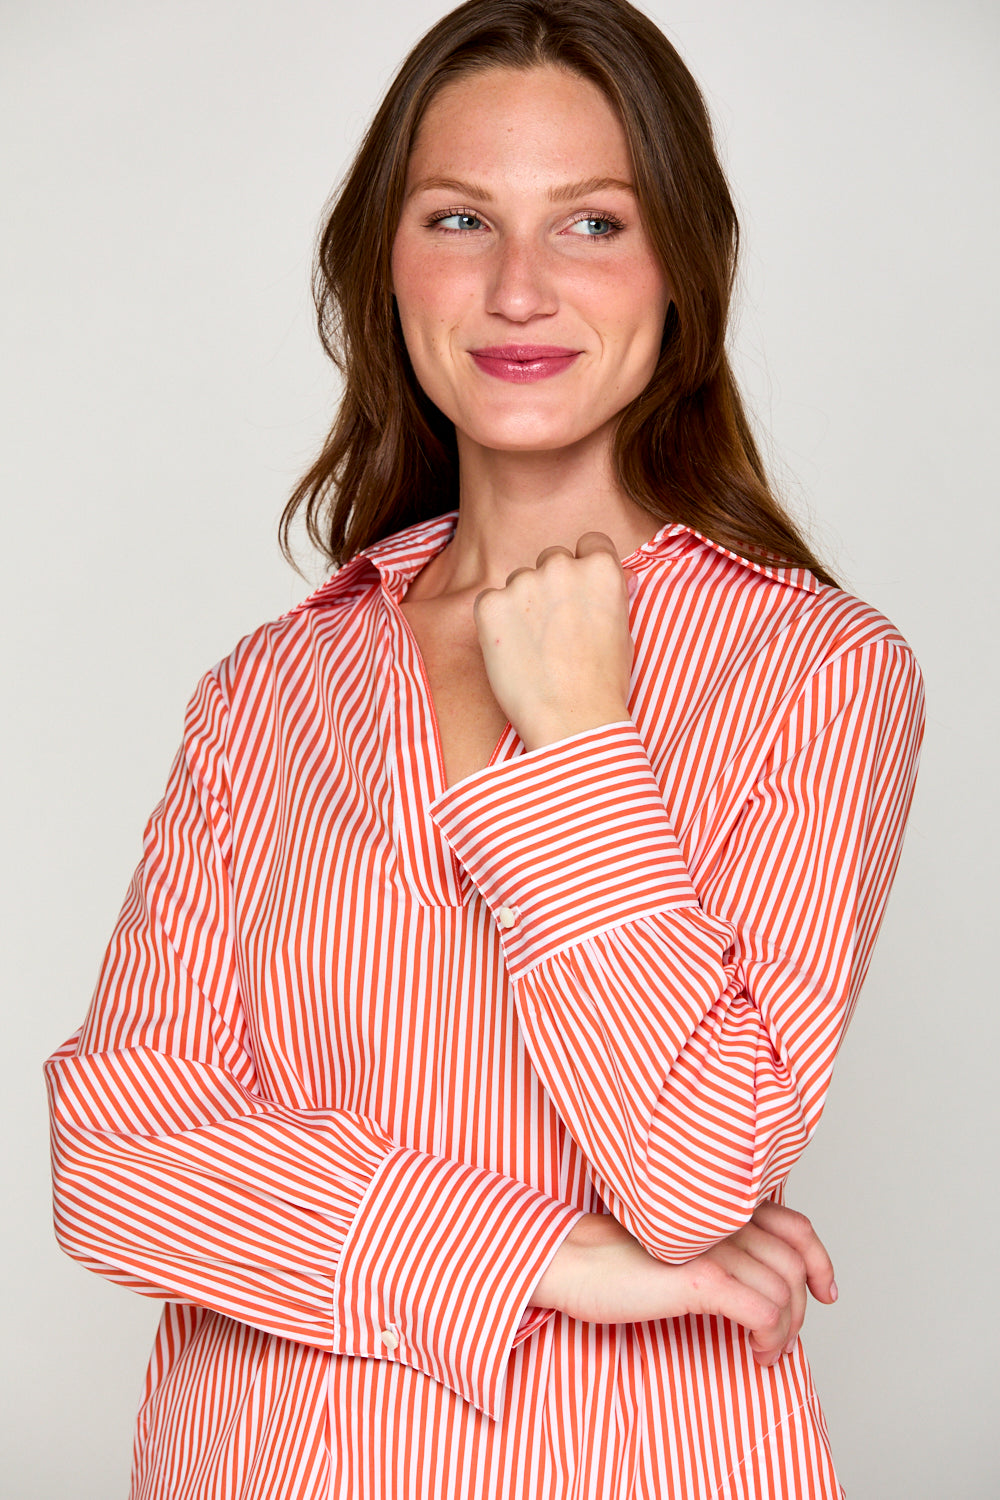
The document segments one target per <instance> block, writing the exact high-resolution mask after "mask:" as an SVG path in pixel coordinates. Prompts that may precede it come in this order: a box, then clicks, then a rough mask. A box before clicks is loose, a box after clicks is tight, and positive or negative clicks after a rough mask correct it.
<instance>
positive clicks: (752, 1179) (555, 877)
mask: <svg viewBox="0 0 1000 1500" xmlns="http://www.w3.org/2000/svg"><path fill="white" fill-rule="evenodd" d="M922 727H923V694H922V683H921V678H920V673H919V669H918V668H917V665H916V662H915V661H914V659H913V656H912V654H911V653H910V651H909V649H908V648H907V647H906V646H905V643H902V642H900V641H899V639H898V638H896V639H895V640H891V641H890V640H880V641H876V642H873V643H869V644H867V645H865V646H863V647H858V648H856V649H853V650H850V651H847V652H845V653H844V654H842V655H840V656H838V657H836V658H835V659H833V660H832V661H829V662H827V663H826V664H825V665H824V666H823V667H822V668H821V669H820V670H818V671H816V672H815V673H814V675H812V676H810V677H809V678H808V680H807V681H806V682H805V683H804V684H802V685H801V686H800V687H799V688H798V689H797V690H796V691H795V692H794V693H793V694H792V695H791V699H790V702H789V704H788V709H787V713H785V714H784V715H783V716H781V719H780V723H779V724H778V728H777V732H776V734H775V735H774V738H773V741H772V742H771V744H770V751H769V754H768V755H767V757H766V762H765V763H764V764H762V765H761V767H760V772H759V776H757V778H756V780H755V781H754V782H753V784H752V787H751V789H750V792H749V795H747V796H745V797H741V799H740V800H739V802H738V804H737V805H736V806H734V807H733V808H732V809H731V810H729V811H728V813H727V817H728V828H727V833H726V837H725V838H724V839H722V840H720V843H719V848H718V850H717V852H714V853H713V854H712V856H711V857H710V858H708V859H707V860H706V859H703V860H702V863H701V866H700V868H701V869H702V870H703V874H702V875H701V876H700V879H699V887H698V889H696V888H695V885H694V883H693V881H692V877H691V874H690V872H689V869H688V867H687V865H686V863H685V858H684V855H683V853H682V849H681V845H680V843H679V840H678V836H677V833H676V832H675V829H674V827H673V825H672V823H671V819H670V816H669V814H668V811H667V808H666V806H665V803H664V800H663V797H662V795H661V793H660V787H659V785H658V782H657V779H656V776H655V774H654V771H653V769H652V766H651V764H650V760H649V758H648V756H647V754H646V751H645V749H644V746H643V743H642V741H641V739H640V737H639V734H638V732H637V730H636V728H635V726H634V725H633V724H632V723H631V722H628V723H618V724H613V725H608V726H603V727H602V728H600V729H597V730H593V731H589V732H586V733H583V734H580V735H575V736H573V737H572V738H571V739H567V740H564V741H561V742H559V743H558V744H554V745H548V746H544V747H542V748H541V749H539V750H536V751H533V752H531V753H529V754H526V755H524V756H523V757H520V758H518V759H515V760H513V761H508V762H505V763H502V764H500V765H496V766H491V767H488V768H487V769H486V770H484V771H482V772H480V773H477V774H475V775H473V776H471V777H469V778H468V779H466V780H464V781H462V782H460V783H458V784H457V785H456V786H454V787H452V788H449V790H448V791H447V792H445V793H444V794H443V795H442V796H441V797H439V798H438V799H437V801H436V802H435V803H434V805H433V807H432V815H433V817H434V818H435V820H436V822H437V823H438V825H439V827H440V828H441V830H442V832H443V833H444V836H445V837H446V838H447V840H448V841H449V843H450V845H451V847H452V849H453V851H454V852H455V854H456V855H457V857H458V858H459V859H460V860H461V861H462V863H463V864H464V865H465V867H466V868H467V870H468V871H469V873H470V875H471V877H472V879H473V880H474V881H475V883H476V885H477V886H478V888H479V890H480V892H481V893H482V895H483V897H484V899H485V900H486V902H487V903H488V905H489V906H490V908H491V910H492V912H493V914H494V917H495V919H496V921H497V924H498V927H499V929H500V933H501V935H502V941H503V944H504V949H505V954H506V960H507V964H508V967H509V969H510V973H511V976H512V979H513V981H514V986H515V994H516V1004H517V1009H518V1016H519V1019H520V1023H521V1026H522V1028H523V1031H524V1035H525V1039H526V1045H527V1048H528V1051H529V1053H530V1056H531V1059H532V1062H533V1064H534V1066H535V1068H536V1069H537V1071H538V1073H539V1075H540V1077H541V1079H542V1080H543V1082H544V1085H545V1087H546V1089H547V1090H548V1092H549V1094H550V1096H551V1097H552V1099H553V1101H554V1104H555V1107H556V1109H557V1110H558V1112H559V1114H560V1115H561V1117H562V1119H563V1120H564V1122H565V1124H566V1127H567V1129H568V1130H569V1132H570V1133H571V1134H572V1136H573V1137H574V1139H575V1140H576V1141H577V1142H578V1143H579V1144H580V1147H581V1149H582V1150H583V1152H584V1154H585V1156H586V1158H587V1161H588V1164H589V1169H590V1174H591V1176H592V1180H593V1182H594V1185H595V1187H596V1188H597V1190H598V1192H599V1193H600V1195H601V1197H602V1198H603V1199H604V1201H605V1203H606V1204H607V1205H608V1207H609V1208H610V1210H611V1212H612V1213H613V1214H614V1215H615V1217H616V1218H618V1219H619V1220H620V1222H621V1223H623V1224H624V1225H625V1227H626V1228H627V1229H628V1230H629V1231H630V1232H631V1233H632V1234H634V1235H635V1236H636V1237H637V1238H638V1239H639V1240H640V1241H641V1242H642V1244H643V1245H644V1246H645V1247H646V1248H647V1249H648V1250H649V1252H650V1253H651V1254H653V1255H655V1256H657V1257H658V1258H660V1259H662V1260H666V1261H675V1262H676V1261H682V1260H686V1259H689V1258H690V1257H692V1256H693V1255H695V1254H698V1253H700V1252H701V1251H703V1250H704V1249H706V1248H708V1247H709V1246H710V1245H712V1244H714V1243H716V1242H717V1241H718V1240H720V1239H722V1238H724V1237H725V1236H726V1235H728V1234H731V1233H733V1232H734V1231H735V1230H736V1229H738V1228H739V1227H740V1225H742V1224H744V1223H745V1222H746V1221H747V1220H748V1219H749V1217H750V1216H751V1214H752V1213H753V1211H754V1209H755V1207H756V1206H757V1204H758V1203H760V1202H761V1201H762V1200H763V1199H764V1198H766V1197H769V1196H772V1195H773V1194H774V1193H775V1191H776V1190H777V1189H779V1188H780V1185H781V1184H782V1183H783V1181H784V1178H785V1177H786V1176H787V1174H788V1172H789V1170H790V1169H791V1167H792V1165H793V1164H794V1162H795V1161H796V1160H797V1159H798V1157H799V1155H800V1154H801V1152H802V1150H803V1149H804V1147H805V1145H806V1143H807V1141H808V1140H809V1138H810V1136H811V1135H812V1133H813V1131H814V1130H815V1128H816V1125H817V1122H818V1120H819V1117H820V1113H821V1111H822V1108H823V1102H824V1099H825V1096H826V1091H827V1088H828V1085H829V1081H830V1075H831V1071H832V1067H833V1061H834V1056H835V1053H836V1050H837V1047H838V1045H839V1043H840V1040H841V1038H842V1036H843V1034H844V1030H845V1027H846V1025H847V1022H848V1020H849V1018H850V1015H851V1011H852V1009H853V1006H854V1003H855V1000H856V998H857V994H858V990H859V988H860V986H861V983H862V980H863V979H864V975H865V972H866V970H867V967H868V963H869V959H870V956H871V951H872V947H873V944H874V941H875V937H876V933H877V931H878V926H879V923H880V920H881V917H882V913H883V910H884V907H885V903H886V899H887V897H888V893H889V887H890V885H891V882H892V878H893V875H894V872H895V869H896V864H897V861H898V858H899V852H900V847H901V842H902V836H903V829H904V824H905V821H906V817H907V813H908V809H909V805H910V800H911V796H912V791H913V783H914V778H915V774H916V768H917V760H918V752H919V745H920V740H921V736H922ZM720 795H721V793H720Z"/></svg>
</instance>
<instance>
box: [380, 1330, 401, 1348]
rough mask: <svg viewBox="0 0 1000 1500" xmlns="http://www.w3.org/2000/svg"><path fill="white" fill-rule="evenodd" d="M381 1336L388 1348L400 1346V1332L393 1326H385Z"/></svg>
mask: <svg viewBox="0 0 1000 1500" xmlns="http://www.w3.org/2000/svg"><path fill="white" fill-rule="evenodd" d="M379 1338H380V1339H381V1340H382V1342H383V1344H384V1345H385V1347H386V1348H387V1349H398V1348H399V1334H398V1333H396V1331H395V1329H393V1328H383V1329H381V1330H380V1331H379Z"/></svg>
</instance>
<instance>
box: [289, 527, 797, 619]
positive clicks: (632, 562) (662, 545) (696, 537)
mask: <svg viewBox="0 0 1000 1500" xmlns="http://www.w3.org/2000/svg"><path fill="white" fill-rule="evenodd" d="M457 518H458V511H455V510H453V511H448V512H446V513H445V514H444V515H440V516H433V517H432V518H431V519H430V520H429V521H418V522H417V523H416V524H415V525H413V526H408V527H407V528H406V530H405V531H397V532H396V533H395V534H394V535H393V536H388V537H383V538H382V539H381V540H380V541H377V542H373V543H372V545H371V546H370V547H365V548H364V549H363V551H361V552H359V553H357V555H356V556H355V557H352V558H351V560H350V561H349V562H347V563H345V564H344V566H343V567H342V568H338V569H337V571H336V572H335V573H333V574H332V575H331V576H330V578H328V579H327V581H326V582H325V583H324V584H321V586H320V587H319V588H318V589H317V590H316V591H315V592H314V593H312V594H310V595H309V597H308V598H307V599H304V600H303V601H302V603H301V604H299V605H298V606H297V607H296V609H295V610H293V611H292V613H293V614H296V613H298V611H299V610H302V609H312V608H317V607H321V606H323V605H326V604H328V603H330V602H332V600H333V598H334V597H339V596H340V595H342V594H345V593H347V594H349V593H353V592H354V590H356V589H357V590H358V591H363V590H364V589H365V588H367V587H368V586H369V585H370V584H371V581H372V577H371V575H372V572H373V571H374V572H375V573H376V574H377V575H378V577H379V578H380V579H381V582H382V586H383V587H384V588H385V589H386V591H387V592H388V593H390V594H391V595H392V596H393V597H394V598H395V599H397V600H398V599H401V598H402V596H403V594H404V593H405V592H406V590H407V588H408V587H409V585H410V584H411V583H412V581H413V579H414V578H415V577H416V576H417V574H418V573H419V572H420V570H421V568H424V567H426V566H427V564H428V563H429V562H430V560H431V558H432V557H436V556H437V554H438V553H439V552H441V551H442V550H443V549H444V547H446V546H447V544H448V542H449V541H450V540H451V538H452V536H453V535H454V532H455V522H456V520H457ZM698 546H704V547H710V548H711V549H712V550H713V551H714V552H717V553H719V554H720V555H721V556H722V557H727V558H729V559H731V561H733V562H734V563H737V564H739V566H740V567H742V568H747V569H749V570H750V571H752V572H754V573H759V574H761V575H762V576H763V577H765V578H773V579H774V580H775V581H776V582H778V583H783V584H786V585H789V586H791V587H792V588H798V589H803V590H805V591H806V592H807V593H815V592H816V591H817V589H818V588H819V587H820V584H819V580H818V579H817V578H816V577H815V575H814V574H813V573H811V572H810V571H809V570H808V568H799V567H793V566H791V565H789V564H782V563H779V562H773V563H772V562H751V561H749V560H748V559H747V558H745V557H742V556H741V555H740V554H739V553H738V552H732V551H730V549H729V548H728V547H724V546H723V545H722V544H721V542H715V541H713V540H712V539H711V537H707V536H704V535H703V534H702V533H701V532H700V531H695V530H694V529H693V528H692V527H690V526H685V525H683V524H682V523H681V522H680V521H668V522H666V523H665V524H664V525H663V526H661V527H660V529H659V531H657V532H656V533H655V534H654V535H653V536H651V537H650V538H649V540H648V541H647V542H643V543H642V545H641V546H640V547H637V548H636V550H635V551H634V552H633V553H632V554H631V556H630V557H628V558H626V559H625V561H626V563H627V565H628V566H629V567H630V568H634V569H635V570H636V571H637V572H642V571H644V570H645V568H646V567H648V566H651V565H653V564H654V563H660V562H663V561H665V560H667V559H669V558H676V557H678V556H680V555H681V554H683V553H685V552H688V551H690V550H692V549H694V548H697V547H698Z"/></svg>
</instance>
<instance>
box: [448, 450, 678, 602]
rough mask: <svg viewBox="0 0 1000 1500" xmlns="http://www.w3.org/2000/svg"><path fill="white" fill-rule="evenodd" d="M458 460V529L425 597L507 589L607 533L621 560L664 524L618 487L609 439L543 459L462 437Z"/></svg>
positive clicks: (544, 455) (547, 453) (558, 452)
mask: <svg viewBox="0 0 1000 1500" xmlns="http://www.w3.org/2000/svg"><path fill="white" fill-rule="evenodd" d="M595 439H596V440H595ZM458 453H459V474H460V485H459V497H460V498H459V511H458V523H457V525H456V528H455V535H454V537H453V538H452V540H451V542H450V543H449V545H448V547H447V548H446V549H445V550H444V552H442V553H441V554H439V556H438V557H437V558H435V559H434V562H433V563H432V564H431V565H430V567H429V568H427V569H426V570H425V574H426V577H425V576H424V575H421V585H422V586H421V587H420V589H419V593H420V595H422V596H423V597H431V596H440V595H444V594H457V593H464V592H465V591H467V590H472V591H475V592H478V591H479V590H480V589H484V588H502V587H503V584H504V582H505V581H506V578H507V575H508V574H509V573H512V572H513V571H514V569H515V568H524V567H529V568H530V567H534V565H535V559H536V558H537V556H538V554H539V552H541V550H542V548H543V547H554V546H561V547H567V548H569V550H570V551H571V552H572V551H575V549H576V544H577V542H578V540H579V539H580V537H581V536H582V535H583V533H584V532H586V531H603V532H604V533H605V534H606V535H607V536H609V537H610V538H611V540H612V542H614V544H615V547H616V548H617V549H618V555H619V557H622V558H624V557H627V556H628V555H629V553H631V552H633V551H634V550H635V548H636V547H638V546H640V545H641V544H642V543H643V542H646V541H648V540H649V538H650V537H651V536H653V535H654V533H655V532H656V531H658V530H659V528H660V526H661V524H662V522H660V521H658V520H657V519H656V517H655V516H652V515H650V513H649V512H648V511H645V510H642V509H641V508H640V507H639V506H638V505H636V504H635V503H634V502H633V501H632V500H630V499H629V498H628V497H627V495H626V494H625V493H624V491H623V490H622V488H621V486H620V485H619V484H618V482H617V480H616V478H615V475H614V466H613V463H612V458H611V437H610V434H596V435H595V438H593V439H588V440H587V441H585V442H583V443H579V444H575V445H574V446H573V447H572V448H560V449H557V450H554V451H552V452H541V453H537V452H536V453H506V452H498V451H497V450H495V449H486V448H481V447H479V446H478V445H477V444H473V443H470V442H469V441H468V440H467V439H465V438H464V437H463V435H462V434H459V439H458Z"/></svg>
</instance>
